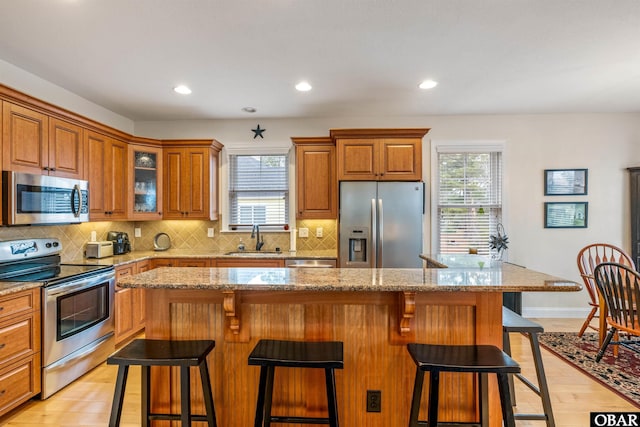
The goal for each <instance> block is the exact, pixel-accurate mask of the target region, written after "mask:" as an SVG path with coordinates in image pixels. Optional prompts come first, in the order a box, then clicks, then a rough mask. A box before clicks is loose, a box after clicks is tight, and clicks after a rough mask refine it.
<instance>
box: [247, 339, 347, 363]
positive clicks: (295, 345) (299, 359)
mask: <svg viewBox="0 0 640 427" xmlns="http://www.w3.org/2000/svg"><path fill="white" fill-rule="evenodd" d="M249 365H260V366H287V367H298V368H325V369H326V368H332V369H342V368H343V366H344V361H343V355H342V342H340V341H322V342H310V341H283V340H260V341H258V344H256V346H255V347H254V349H253V351H252V352H251V354H250V355H249Z"/></svg>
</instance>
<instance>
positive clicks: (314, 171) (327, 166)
mask: <svg viewBox="0 0 640 427" xmlns="http://www.w3.org/2000/svg"><path fill="white" fill-rule="evenodd" d="M291 140H292V141H293V143H294V144H295V146H296V218H298V219H336V218H337V217H338V180H337V178H336V147H335V143H334V142H333V141H332V139H331V138H329V137H317V138H316V137H312V138H291Z"/></svg>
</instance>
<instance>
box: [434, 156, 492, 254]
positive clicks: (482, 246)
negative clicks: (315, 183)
mask: <svg viewBox="0 0 640 427" xmlns="http://www.w3.org/2000/svg"><path fill="white" fill-rule="evenodd" d="M436 150H437V151H438V152H437V175H438V176H437V183H438V190H437V228H438V229H437V245H438V247H437V250H438V252H440V253H468V252H469V249H470V248H475V249H477V251H478V254H482V255H488V254H489V240H490V238H489V236H490V235H491V234H495V233H496V227H497V224H498V223H499V222H501V221H502V152H501V151H500V150H495V151H494V150H486V151H476V150H474V151H465V150H455V149H454V147H447V149H443V148H437V149H436Z"/></svg>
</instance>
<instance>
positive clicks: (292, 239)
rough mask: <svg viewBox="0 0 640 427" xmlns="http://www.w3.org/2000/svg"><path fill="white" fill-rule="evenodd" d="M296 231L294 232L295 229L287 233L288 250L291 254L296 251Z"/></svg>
mask: <svg viewBox="0 0 640 427" xmlns="http://www.w3.org/2000/svg"><path fill="white" fill-rule="evenodd" d="M297 231H298V230H296V229H295V228H292V229H291V232H290V233H289V250H290V251H292V252H295V251H296V236H297V235H296V232H297Z"/></svg>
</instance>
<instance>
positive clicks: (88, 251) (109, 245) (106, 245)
mask: <svg viewBox="0 0 640 427" xmlns="http://www.w3.org/2000/svg"><path fill="white" fill-rule="evenodd" d="M84 256H85V257H86V258H104V257H108V256H113V242H112V241H110V240H107V241H103V242H87V246H86V248H85V251H84Z"/></svg>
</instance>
